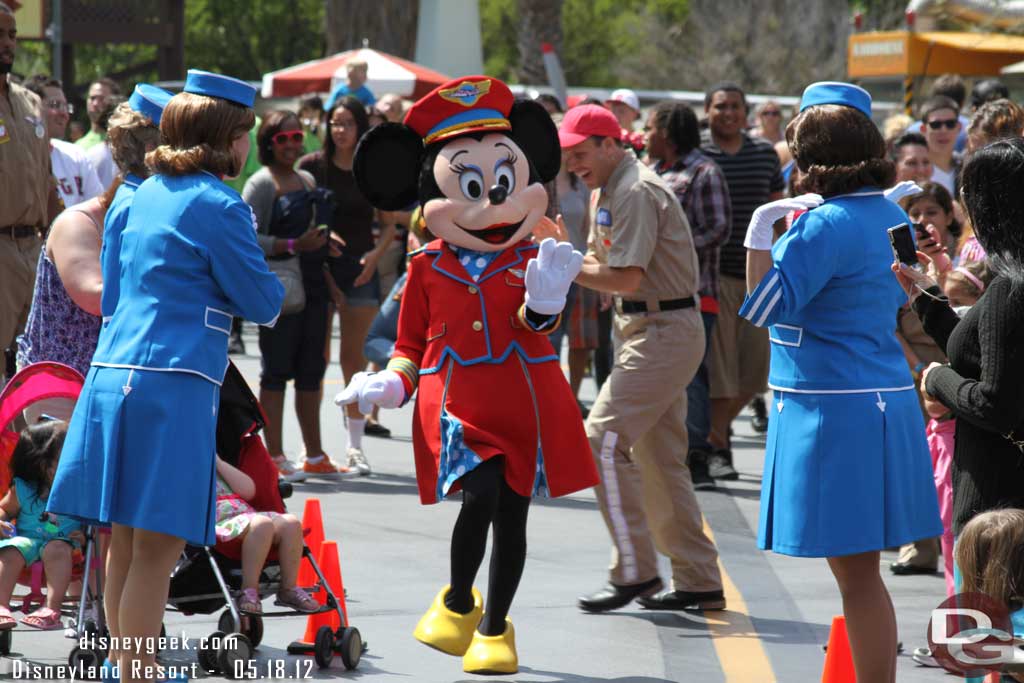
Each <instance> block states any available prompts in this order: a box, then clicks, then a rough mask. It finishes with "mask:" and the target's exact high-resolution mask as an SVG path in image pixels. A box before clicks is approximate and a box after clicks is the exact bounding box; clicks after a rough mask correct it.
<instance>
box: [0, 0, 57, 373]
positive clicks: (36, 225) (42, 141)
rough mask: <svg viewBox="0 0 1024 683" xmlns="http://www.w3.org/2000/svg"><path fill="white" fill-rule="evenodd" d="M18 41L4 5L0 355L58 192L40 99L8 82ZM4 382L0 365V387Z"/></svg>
mask: <svg viewBox="0 0 1024 683" xmlns="http://www.w3.org/2000/svg"><path fill="white" fill-rule="evenodd" d="M16 36H17V25H16V23H15V20H14V13H13V12H11V10H10V9H9V8H8V7H7V5H5V4H3V2H2V1H0V351H3V350H4V349H6V348H8V347H10V346H12V345H13V343H14V338H15V337H16V336H17V335H18V334H19V333H20V332H21V329H22V328H23V327H24V325H25V320H26V318H27V317H28V309H29V306H30V305H31V304H32V288H33V287H34V286H35V281H36V262H37V261H38V259H39V246H40V243H41V241H42V240H41V235H42V234H43V231H44V230H45V228H46V222H47V218H48V204H47V203H48V201H49V198H50V197H51V195H52V194H53V190H54V187H55V186H54V183H53V180H52V177H51V175H50V141H49V139H48V138H47V136H46V125H45V121H44V119H43V112H42V106H41V104H40V102H39V98H38V97H36V96H35V95H34V94H32V93H31V92H29V91H28V90H26V89H25V88H22V87H21V86H19V85H15V84H13V83H9V82H8V74H10V72H11V67H12V66H13V64H14V53H15V48H16V44H17V41H16ZM4 380H5V378H4V366H3V364H0V386H3V384H4Z"/></svg>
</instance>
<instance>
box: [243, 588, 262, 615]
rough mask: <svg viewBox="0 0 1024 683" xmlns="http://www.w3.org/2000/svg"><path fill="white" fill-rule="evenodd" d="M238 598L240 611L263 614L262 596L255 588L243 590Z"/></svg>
mask: <svg viewBox="0 0 1024 683" xmlns="http://www.w3.org/2000/svg"><path fill="white" fill-rule="evenodd" d="M238 598H239V599H238V609H239V611H241V612H249V613H250V614H261V613H262V612H263V604H262V601H261V600H260V594H259V592H258V591H257V590H256V589H255V588H246V589H243V590H242V593H241V595H239V596H238Z"/></svg>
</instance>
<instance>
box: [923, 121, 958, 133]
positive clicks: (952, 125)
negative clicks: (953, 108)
mask: <svg viewBox="0 0 1024 683" xmlns="http://www.w3.org/2000/svg"><path fill="white" fill-rule="evenodd" d="M959 123H960V121H959V120H958V119H944V120H942V121H929V122H928V127H929V128H931V129H932V130H938V129H940V128H942V127H943V126H945V127H946V128H948V129H949V130H953V129H954V128H956V127H957V125H958V124H959Z"/></svg>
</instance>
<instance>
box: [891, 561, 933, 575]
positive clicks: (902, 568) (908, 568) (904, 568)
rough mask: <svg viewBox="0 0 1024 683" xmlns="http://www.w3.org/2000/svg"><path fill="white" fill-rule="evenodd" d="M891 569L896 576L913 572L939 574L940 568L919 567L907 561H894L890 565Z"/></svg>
mask: <svg viewBox="0 0 1024 683" xmlns="http://www.w3.org/2000/svg"><path fill="white" fill-rule="evenodd" d="M889 571H891V572H892V573H893V574H895V575H896V576H909V575H911V574H937V573H938V571H939V570H938V569H937V568H935V567H919V566H918V565H916V564H907V563H906V562H893V563H892V564H890V565H889Z"/></svg>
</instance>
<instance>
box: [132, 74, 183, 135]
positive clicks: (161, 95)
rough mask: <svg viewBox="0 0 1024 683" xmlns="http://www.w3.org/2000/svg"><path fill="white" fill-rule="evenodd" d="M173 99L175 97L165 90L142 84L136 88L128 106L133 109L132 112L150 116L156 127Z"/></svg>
mask: <svg viewBox="0 0 1024 683" xmlns="http://www.w3.org/2000/svg"><path fill="white" fill-rule="evenodd" d="M172 97H173V95H172V94H171V93H169V92H167V91H166V90H164V89H163V88H158V87H156V86H155V85H149V84H148V83H140V84H138V85H137V86H135V90H134V91H133V92H132V96H131V97H129V98H128V106H129V107H131V108H132V111H137V112H138V113H140V114H142V115H143V116H148V117H149V118H150V120H151V121H152V122H153V125H154V126H159V125H160V116H161V115H162V114H163V113H164V107H166V106H167V103H168V102H169V101H170V100H171V98H172Z"/></svg>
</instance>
